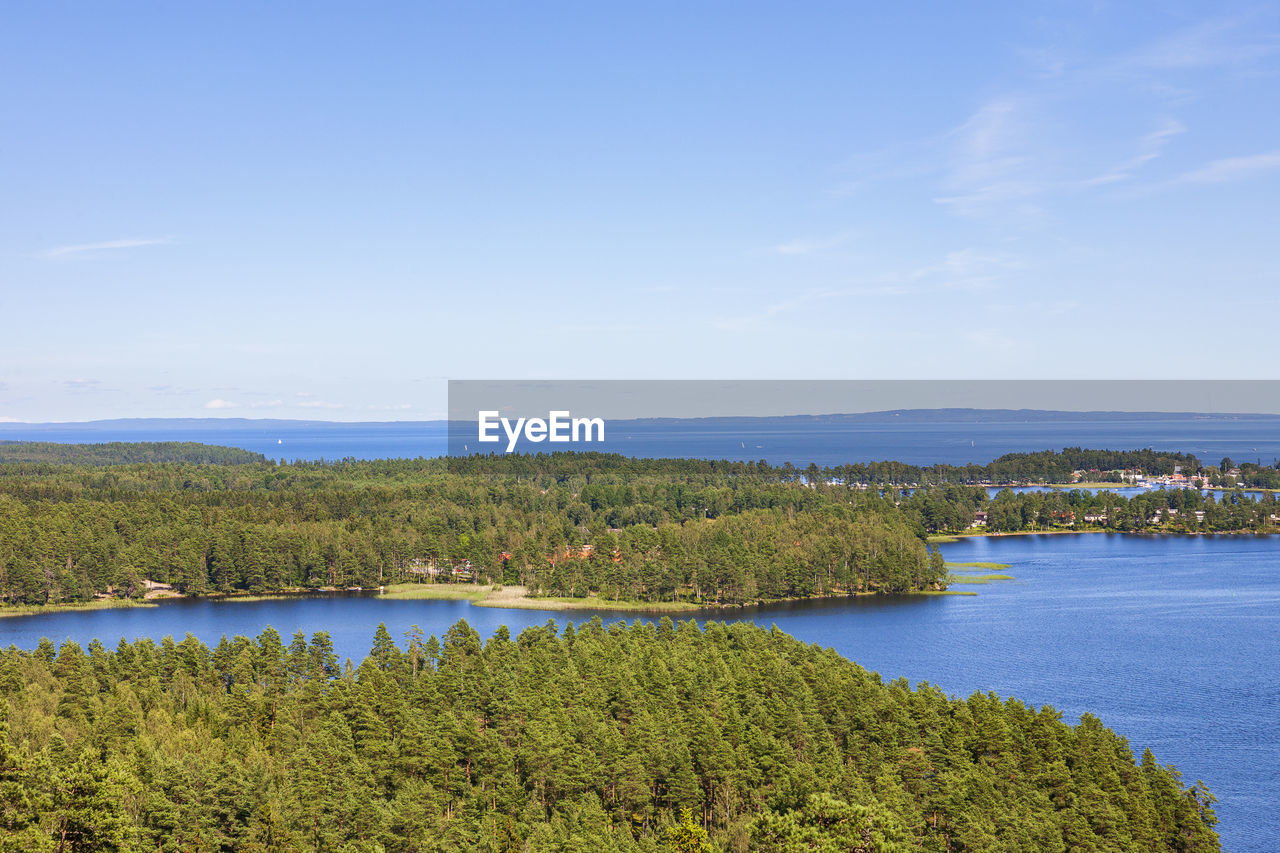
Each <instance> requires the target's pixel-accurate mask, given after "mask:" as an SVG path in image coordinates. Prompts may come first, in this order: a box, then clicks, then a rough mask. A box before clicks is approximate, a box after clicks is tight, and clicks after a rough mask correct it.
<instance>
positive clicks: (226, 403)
mask: <svg viewBox="0 0 1280 853" xmlns="http://www.w3.org/2000/svg"><path fill="white" fill-rule="evenodd" d="M204 407H205V408H206V409H236V408H239V407H240V404H239V403H233V402H231V401H230V400H210V401H209V402H207V403H205V404H204Z"/></svg>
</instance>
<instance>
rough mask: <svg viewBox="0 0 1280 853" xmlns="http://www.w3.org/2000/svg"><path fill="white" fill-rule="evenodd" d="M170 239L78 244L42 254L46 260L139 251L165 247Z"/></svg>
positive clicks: (170, 241)
mask: <svg viewBox="0 0 1280 853" xmlns="http://www.w3.org/2000/svg"><path fill="white" fill-rule="evenodd" d="M172 242H173V240H172V239H171V238H169V237H157V238H140V239H135V240H105V241H103V242H101V243H78V244H76V245H73V246H58V247H57V248H54V249H49V250H47V251H45V252H42V253H41V256H42V257H45V258H64V257H67V256H68V255H82V254H85V253H88V252H105V251H110V250H112V249H138V248H141V247H143V246H163V245H165V244H167V243H172Z"/></svg>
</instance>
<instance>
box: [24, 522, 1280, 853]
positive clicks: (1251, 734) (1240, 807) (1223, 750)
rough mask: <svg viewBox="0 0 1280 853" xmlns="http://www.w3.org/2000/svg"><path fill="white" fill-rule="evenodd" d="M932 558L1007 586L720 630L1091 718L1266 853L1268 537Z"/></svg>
mask: <svg viewBox="0 0 1280 853" xmlns="http://www.w3.org/2000/svg"><path fill="white" fill-rule="evenodd" d="M943 550H944V553H945V555H946V557H947V559H948V560H951V561H955V562H960V561H993V562H1000V563H1008V564H1010V565H1011V568H1009V569H1008V570H1006V573H1008V574H1012V575H1014V576H1015V578H1016V579H1015V580H1013V581H1005V582H998V583H993V584H987V585H983V586H973V587H968V589H972V590H974V591H976V592H978V593H979V594H978V595H977V596H939V597H930V598H920V597H910V598H900V599H882V600H875V601H868V600H866V599H859V600H857V601H840V602H815V603H808V604H797V605H791V606H787V607H771V608H760V609H756V610H751V611H746V612H743V611H733V612H731V613H728V614H720V616H728V617H729V618H747V619H750V620H751V621H754V622H757V623H759V624H761V625H764V626H768V625H771V624H777V625H778V626H779V627H780V628H781V629H782V630H784V631H787V632H788V633H790V634H792V635H794V636H796V637H799V638H800V639H803V640H805V641H807V642H812V643H819V644H821V645H824V646H830V647H832V648H834V649H836V650H838V651H839V652H840V653H842V654H844V655H845V656H847V657H849V658H851V659H852V660H855V661H857V662H858V663H860V664H862V665H863V666H865V667H867V668H868V669H871V670H875V671H877V672H879V673H880V674H881V675H882V676H884V678H885V679H893V678H898V677H905V678H907V679H908V680H910V681H911V682H912V683H917V682H919V681H929V682H932V683H934V684H937V685H938V686H940V687H941V688H942V689H943V690H945V691H947V692H948V693H951V694H955V695H960V696H966V695H969V694H971V693H973V692H975V691H988V690H990V691H995V692H996V693H998V694H1000V695H1002V696H1010V695H1012V696H1016V697H1018V698H1019V699H1021V700H1023V701H1025V702H1028V703H1030V704H1034V705H1041V704H1050V705H1053V706H1055V707H1056V708H1058V709H1060V710H1061V711H1063V713H1064V717H1065V719H1067V720H1068V721H1072V722H1074V721H1075V720H1076V719H1077V718H1078V717H1079V715H1080V714H1081V713H1084V712H1086V711H1088V712H1090V713H1093V714H1096V715H1097V716H1099V717H1100V718H1101V719H1102V720H1103V722H1104V723H1105V724H1106V725H1108V726H1110V727H1112V728H1114V729H1116V730H1117V731H1119V732H1121V733H1122V734H1124V735H1126V736H1127V737H1128V738H1129V741H1130V743H1131V745H1132V746H1133V748H1134V751H1135V753H1136V754H1137V755H1138V756H1141V752H1142V749H1143V748H1144V747H1148V746H1149V747H1151V748H1152V750H1153V751H1154V752H1155V753H1156V756H1157V757H1158V758H1159V759H1160V760H1161V761H1162V762H1165V763H1172V764H1174V765H1176V766H1177V767H1178V768H1179V769H1180V770H1181V771H1182V772H1183V774H1184V776H1185V780H1186V781H1187V782H1188V783H1190V782H1194V781H1195V780H1196V779H1203V780H1204V781H1205V782H1206V784H1208V785H1209V787H1210V788H1211V789H1212V790H1213V792H1214V793H1215V794H1216V795H1217V796H1218V797H1219V799H1220V800H1221V802H1220V804H1219V807H1218V814H1219V817H1220V818H1221V819H1222V824H1221V826H1220V830H1221V833H1222V836H1223V841H1224V843H1225V846H1226V848H1227V849H1228V850H1231V851H1235V852H1236V853H1241V851H1269V850H1272V849H1274V846H1275V840H1276V839H1277V838H1280V808H1277V807H1278V806H1280V730H1278V729H1277V726H1276V722H1277V720H1280V669H1277V666H1276V659H1277V657H1278V656H1280V538H1277V537H1272V538H1255V537H1173V536H1164V537H1121V536H1118V535H1105V534H1084V535H1068V536H1017V537H1015V536H1009V537H1001V538H989V539H968V540H964V541H962V542H957V543H954V544H948V545H945V546H943ZM962 588H963V587H962ZM592 615H594V614H592V613H589V612H586V611H575V612H573V613H572V614H570V613H565V612H560V613H551V612H546V611H521V610H497V609H488V608H480V607H472V606H471V605H470V604H468V603H466V602H450V601H380V600H377V599H375V598H371V597H367V596H343V595H335V596H328V597H320V596H317V597H307V598H293V599H277V600H270V601H263V602H244V603H238V602H211V601H203V602H178V603H166V604H164V605H162V606H160V607H156V608H150V609H135V610H104V611H94V612H86V613H58V614H48V615H42V616H31V617H21V618H11V619H4V620H0V644H5V645H7V644H9V643H16V644H17V645H19V646H21V647H24V648H30V647H32V646H34V645H35V643H36V642H37V641H38V640H39V638H40V637H41V636H48V637H50V638H52V639H54V640H56V641H59V642H60V641H62V640H64V639H67V638H71V639H74V640H76V641H78V642H80V643H81V644H84V643H87V642H88V641H89V640H90V639H92V638H94V637H97V638H100V639H102V640H103V641H104V642H106V643H108V645H114V644H115V642H116V641H117V640H118V639H119V638H120V637H122V636H123V637H126V638H129V639H132V638H135V637H152V638H155V639H160V638H162V637H164V636H165V635H169V634H171V635H174V636H175V637H179V638H180V637H181V636H182V635H183V634H185V633H186V632H188V631H190V632H192V633H194V634H195V635H196V636H198V637H200V638H201V639H202V640H204V641H205V642H206V643H209V644H211V645H212V644H213V643H216V642H217V640H218V638H219V637H220V636H222V635H223V634H227V635H235V634H244V635H247V636H254V635H256V634H258V633H259V632H260V631H261V630H262V629H263V627H264V626H265V625H267V624H270V625H272V626H273V627H275V628H276V630H278V631H279V632H280V633H281V634H282V635H284V636H285V638H286V640H287V638H288V637H289V635H291V634H292V633H293V632H295V631H297V630H303V631H305V632H307V633H308V634H310V633H312V632H314V631H319V630H327V631H329V632H330V633H331V634H332V635H333V638H334V642H335V645H336V647H337V649H338V652H339V654H340V655H341V656H343V657H351V658H353V659H354V660H356V661H359V660H360V659H361V658H363V656H364V655H365V654H366V653H367V651H368V649H369V646H370V643H371V641H372V636H373V630H374V628H375V627H376V626H377V624H378V623H379V622H385V623H386V624H387V626H388V628H389V629H390V630H391V631H392V634H393V636H396V637H397V638H400V637H401V636H402V634H403V632H404V631H405V630H407V629H408V628H409V626H410V625H413V624H417V625H420V626H421V627H422V628H423V629H424V630H425V631H427V632H434V633H436V634H437V635H439V634H443V632H444V631H445V630H447V629H448V627H449V626H450V625H451V624H453V623H454V622H455V621H456V620H458V619H460V618H465V619H466V620H467V621H468V622H469V623H471V624H472V625H473V626H474V627H475V628H476V629H477V630H479V631H480V632H481V634H483V635H486V636H487V635H489V634H491V633H492V632H493V631H494V630H495V629H496V628H497V627H498V626H499V625H504V624H505V625H507V626H509V627H510V628H511V630H512V632H513V633H518V632H519V631H520V630H521V629H523V628H525V627H527V626H529V625H534V624H541V623H543V622H545V621H546V620H547V619H551V618H554V619H556V621H557V622H558V623H559V624H560V625H563V624H564V623H565V622H566V621H567V620H568V618H572V620H573V621H585V620H586V619H589V618H590V617H591V616H592ZM600 615H601V616H602V617H603V618H604V619H606V620H607V621H613V620H616V619H618V618H622V617H620V616H619V614H616V613H603V614H600ZM629 618H634V617H629Z"/></svg>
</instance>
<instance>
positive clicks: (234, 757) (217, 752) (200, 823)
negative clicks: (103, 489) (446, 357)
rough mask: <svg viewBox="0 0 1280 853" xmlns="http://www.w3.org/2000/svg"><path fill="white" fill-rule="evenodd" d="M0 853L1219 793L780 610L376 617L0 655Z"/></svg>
mask: <svg viewBox="0 0 1280 853" xmlns="http://www.w3.org/2000/svg"><path fill="white" fill-rule="evenodd" d="M0 695H3V698H4V701H3V702H0V711H7V714H3V713H0V850H6V851H24V853H53V851H59V853H91V851H92V853H111V851H173V853H177V851H233V850H234V851H243V852H247V851H268V850H289V851H317V853H319V851H345V853H375V851H384V852H385V853H417V851H470V850H478V851H652V853H657V851H682V852H683V851H698V853H713V852H714V851H726V852H727V851H734V853H738V851H748V850H755V851H766V853H768V851H775V853H799V851H831V853H835V851H855V852H856V851H863V853H871V851H875V852H876V853H901V852H902V851H930V853H932V852H933V851H936V853H943V851H947V853H961V851H983V853H990V851H1028V853H1033V852H1034V853H1055V851H1116V853H1119V851H1132V850H1142V851H1213V850H1218V849H1219V844H1218V840H1217V836H1216V833H1215V832H1214V826H1215V824H1216V818H1215V816H1214V812H1213V803H1214V798H1213V796H1212V794H1211V793H1210V792H1209V791H1208V790H1206V789H1205V787H1204V786H1203V785H1202V784H1200V783H1196V784H1194V785H1191V786H1187V785H1186V784H1184V782H1183V780H1182V779H1181V778H1180V776H1179V774H1178V772H1177V771H1176V770H1175V769H1174V768H1172V767H1169V766H1162V765H1161V764H1159V762H1158V761H1157V760H1156V758H1155V757H1154V756H1153V755H1152V754H1151V752H1150V751H1149V750H1148V751H1146V752H1144V753H1143V755H1142V757H1141V758H1140V759H1136V758H1135V756H1134V753H1133V751H1132V750H1131V748H1130V746H1129V744H1128V743H1127V742H1126V741H1125V739H1124V738H1122V737H1120V736H1118V735H1116V734H1115V733H1114V732H1112V731H1111V730H1109V729H1107V728H1105V727H1104V726H1103V725H1102V724H1101V723H1100V722H1099V721H1098V720H1097V719H1096V718H1094V717H1092V716H1090V715H1085V716H1084V717H1082V718H1081V720H1080V722H1079V723H1078V724H1076V725H1068V724H1066V723H1064V722H1063V720H1062V718H1061V714H1060V713H1058V712H1057V711H1055V710H1054V709H1052V708H1049V707H1040V708H1034V707H1030V706H1026V705H1024V704H1023V703H1021V702H1019V701H1017V700H1015V699H1008V700H1001V699H1000V698H998V697H996V696H995V695H989V694H975V695H973V696H971V697H969V698H968V699H956V698H950V697H948V696H946V695H944V694H943V693H942V692H941V691H940V690H939V689H938V688H937V687H934V686H930V685H928V684H920V685H919V686H917V687H916V688H915V689H911V688H910V686H909V685H908V684H907V683H906V682H905V680H898V681H893V682H890V683H884V682H883V681H882V680H881V679H880V677H879V676H877V675H875V674H874V673H868V672H867V671H865V670H864V669H862V668H861V667H859V666H857V665H856V664H853V663H851V662H849V661H847V660H845V659H844V658H842V657H840V656H839V655H837V654H836V653H835V652H833V651H831V650H828V649H822V648H820V647H818V646H813V645H807V644H804V643H801V642H800V641H798V640H795V639H794V638H791V637H789V636H787V635H785V634H783V633H782V632H780V631H778V630H777V629H776V628H774V629H773V630H772V631H770V630H765V629H763V628H759V627H755V626H752V625H749V624H744V623H737V624H732V625H726V624H722V623H717V622H708V623H706V624H705V625H704V626H703V627H701V628H700V627H699V626H698V625H697V624H696V623H694V622H692V621H689V622H683V623H680V624H678V625H677V624H673V623H672V622H671V621H670V620H669V619H663V620H661V621H660V622H659V623H658V624H656V625H655V624H653V623H651V622H643V623H635V624H633V625H631V626H626V625H625V624H620V623H619V624H611V625H608V626H605V625H603V624H602V623H601V621H600V620H599V619H595V620H592V621H591V622H589V623H586V624H583V625H580V626H577V627H575V626H574V625H568V626H567V627H566V628H565V629H564V630H559V629H558V627H557V626H556V624H555V623H554V622H549V623H547V624H546V625H545V626H542V627H535V628H530V629H528V630H526V631H524V632H522V633H521V634H520V635H519V637H517V638H512V637H511V636H509V634H508V633H507V631H506V629H505V628H502V629H499V631H498V632H497V633H495V635H494V636H492V637H491V638H489V639H487V640H485V639H483V638H482V637H481V636H480V635H479V634H478V633H477V632H476V631H475V630H474V629H472V628H470V627H469V626H468V625H467V624H466V623H465V622H459V623H457V624H455V625H454V626H453V627H452V628H451V629H450V630H449V631H448V632H447V633H446V634H445V635H444V636H443V637H442V638H440V639H437V638H436V637H434V636H431V637H423V636H422V635H421V633H420V632H417V631H413V630H411V631H410V632H408V633H407V635H406V636H405V637H404V638H403V640H402V642H401V643H397V642H396V640H395V638H393V637H392V636H391V635H390V634H389V633H388V632H387V631H386V629H385V628H384V627H381V626H380V627H379V628H378V630H377V632H376V633H375V636H374V638H373V641H372V648H371V650H370V653H369V656H368V657H367V658H366V659H365V660H364V661H363V662H362V663H360V664H359V665H358V666H354V665H352V663H351V662H350V661H347V662H346V663H345V665H343V664H340V663H339V661H338V660H337V659H336V658H335V656H334V654H333V647H332V643H331V641H330V640H329V638H328V636H327V635H326V634H325V633H324V632H318V633H316V634H314V635H313V636H312V637H311V638H310V639H308V638H306V637H305V636H303V635H302V634H301V633H299V634H297V635H295V636H294V637H292V639H291V641H288V642H286V641H285V639H284V638H282V637H281V636H280V635H279V634H277V633H276V632H275V631H274V630H272V629H271V628H269V627H268V628H266V629H265V630H264V631H263V632H262V633H261V634H260V635H259V636H258V637H257V638H256V639H249V638H246V637H235V638H233V639H230V640H228V639H227V638H225V637H224V638H223V639H222V640H221V641H220V642H219V643H218V644H217V646H216V647H214V648H213V649H210V648H208V647H206V646H205V645H203V644H202V643H201V642H199V641H198V640H197V639H195V638H194V637H192V636H190V635H188V636H187V637H186V638H185V639H183V640H182V641H180V642H174V641H173V640H172V639H168V638H166V639H165V640H164V641H163V642H161V643H159V644H157V643H155V642H153V641H151V640H139V641H136V642H134V643H126V642H125V641H123V640H122V641H121V642H120V644H119V645H118V646H117V647H116V648H115V649H114V650H109V649H107V648H104V647H103V646H102V645H101V644H99V643H97V642H96V641H95V642H94V643H92V644H90V646H89V648H88V649H83V648H81V647H79V646H77V645H76V644H74V643H71V642H67V643H65V644H63V645H62V646H61V647H60V648H55V647H54V645H53V644H52V643H50V642H49V641H47V640H46V641H43V642H42V643H41V644H40V645H39V647H38V648H36V649H34V650H32V651H20V650H18V649H16V648H13V647H10V648H9V649H8V650H6V651H0Z"/></svg>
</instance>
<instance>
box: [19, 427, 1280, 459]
mask: <svg viewBox="0 0 1280 853" xmlns="http://www.w3.org/2000/svg"><path fill="white" fill-rule="evenodd" d="M606 439H607V440H606V442H605V443H604V444H603V445H590V446H585V445H578V446H576V447H575V448H573V449H592V450H604V451H609V452H614V453H622V454H624V455H627V456H637V457H693V458H698V459H733V460H741V461H754V460H759V459H765V460H767V461H768V462H769V463H770V464H772V465H781V464H783V463H784V462H791V463H793V464H795V465H798V466H805V465H808V464H809V463H810V462H816V463H817V464H818V465H824V466H826V465H842V464H845V463H850V462H874V461H880V460H885V459H893V460H897V461H900V462H907V463H910V464H913V465H932V464H934V463H939V462H942V463H947V464H950V465H965V464H969V463H974V462H979V463H986V462H990V461H991V460H992V459H995V458H996V457H998V456H1001V455H1003V454H1005V453H1013V452H1028V451H1036V450H1061V449H1062V448H1064V447H1091V448H1107V449H1112V450H1134V449H1137V448H1142V447H1152V448H1155V449H1156V450H1164V451H1177V452H1183V453H1193V454H1195V455H1197V456H1198V457H1200V459H1201V461H1203V462H1206V463H1209V464H1213V465H1216V464H1218V462H1219V461H1220V460H1221V459H1222V457H1224V456H1230V457H1232V458H1233V459H1235V460H1236V461H1237V462H1240V461H1246V462H1262V463H1263V464H1267V465H1270V464H1272V463H1273V462H1274V461H1275V460H1276V459H1277V458H1280V420H1278V419H1275V418H1240V419H1229V418H1185V417H1184V418H1176V417H1170V418H1160V419H1151V418H1140V417H1139V418H1135V419H1133V420H1116V419H1101V420H1085V419H1080V420H1052V421H1034V420H1031V421H1025V422H1022V421H1018V422H1013V421H1007V420H1006V421H998V422H979V423H973V422H968V421H955V422H946V421H927V422H918V421H912V420H907V419H904V420H903V421H902V422H895V423H861V422H854V423H810V422H804V421H760V420H752V419H744V420H736V421H735V420H733V419H725V420H715V421H677V422H674V423H673V422H644V421H617V422H611V423H610V427H609V429H608V431H607V432H606ZM0 440H9V441H55V442H71V443H76V442H81V443H82V442H106V441H199V442H205V443H207V444H220V445H226V446H230V447H241V448H244V449H246V450H252V451H255V452H257V453H262V454H265V455H266V456H267V457H268V458H270V459H286V460H290V461H293V460H298V459H305V460H316V459H322V458H323V459H328V460H335V459H343V458H346V457H355V458H358V459H399V458H409V459H412V458H416V457H419V456H441V455H444V454H445V453H446V451H447V449H448V431H447V429H446V425H445V422H444V421H420V422H408V421H406V422H400V423H347V424H342V423H326V422H321V421H265V422H254V421H251V420H242V419H234V420H232V419H229V420H227V421H225V422H223V423H219V422H217V421H210V420H192V421H160V422H148V421H145V420H142V421H120V422H113V421H101V422H93V423H68V424H4V423H0ZM530 446H531V447H534V448H535V449H536V448H538V447H541V448H546V447H548V445H530ZM471 449H472V450H474V449H475V446H472V447H471Z"/></svg>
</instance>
